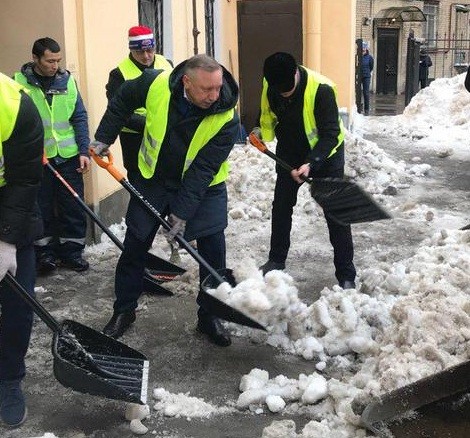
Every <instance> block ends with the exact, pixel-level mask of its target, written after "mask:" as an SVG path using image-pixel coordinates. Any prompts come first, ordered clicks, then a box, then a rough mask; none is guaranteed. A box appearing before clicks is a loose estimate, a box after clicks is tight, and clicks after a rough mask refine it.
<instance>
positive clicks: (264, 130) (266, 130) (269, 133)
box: [260, 67, 346, 158]
mask: <svg viewBox="0 0 470 438" xmlns="http://www.w3.org/2000/svg"><path fill="white" fill-rule="evenodd" d="M302 68H303V69H304V70H305V71H306V72H307V85H306V87H305V92H304V105H303V121H304V129H305V134H306V136H307V139H308V143H309V145H310V148H311V149H313V148H314V147H315V145H316V144H317V143H318V140H319V137H318V131H317V123H316V120H315V112H314V104H315V97H316V95H317V91H318V87H319V86H320V84H327V85H329V86H330V87H331V88H333V91H334V93H335V96H336V97H337V95H338V91H337V88H336V84H335V83H333V82H332V81H331V80H330V79H328V78H327V77H325V76H323V75H321V74H320V73H317V72H315V71H313V70H310V69H308V68H305V67H302ZM338 123H339V128H340V132H339V134H338V138H337V142H336V145H335V146H334V147H333V149H332V150H331V152H330V154H329V155H328V158H329V157H331V156H332V155H334V154H335V153H336V150H337V149H338V147H339V146H340V145H341V143H343V140H344V136H345V132H346V131H345V129H344V125H343V121H342V120H341V117H339V116H338ZM276 125H277V117H276V115H275V114H274V113H273V111H272V110H271V108H270V106H269V100H268V82H267V81H266V79H263V90H262V92H261V116H260V128H261V135H262V137H263V140H265V141H272V140H274V137H275V131H274V128H275V127H276Z"/></svg>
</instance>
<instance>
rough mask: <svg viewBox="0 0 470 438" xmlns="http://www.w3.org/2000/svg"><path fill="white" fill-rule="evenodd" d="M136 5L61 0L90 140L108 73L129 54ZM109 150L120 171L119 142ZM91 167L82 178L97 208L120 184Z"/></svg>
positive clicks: (128, 0)
mask: <svg viewBox="0 0 470 438" xmlns="http://www.w3.org/2000/svg"><path fill="white" fill-rule="evenodd" d="M136 3H137V2H136V1H135V0H98V1H97V0H76V1H75V2H71V1H69V0H64V5H68V7H64V12H65V14H64V18H65V22H66V26H65V27H66V34H67V35H68V36H69V37H70V38H71V39H74V38H77V45H76V47H75V49H76V51H75V52H74V55H76V58H74V59H76V61H77V64H76V65H73V67H76V70H77V73H78V76H79V77H80V79H81V80H80V86H81V87H80V90H81V92H82V94H83V98H84V100H85V103H86V106H87V110H88V120H89V126H90V137H91V138H92V139H93V134H94V132H95V131H96V128H97V127H98V124H99V122H100V120H101V117H102V116H103V114H104V112H105V110H106V105H107V99H106V91H105V86H106V83H107V82H108V75H109V72H110V70H112V69H113V68H115V67H116V65H117V64H118V63H119V62H120V61H121V60H122V59H123V58H125V57H126V56H127V55H128V53H129V50H128V46H127V31H128V29H129V27H131V26H135V25H136V24H138V17H137V6H136ZM109 17H112V19H109ZM67 67H72V66H71V65H69V64H68V65H67ZM111 151H112V153H113V156H114V158H115V164H116V167H117V168H118V169H121V170H124V167H123V166H122V160H121V152H120V145H119V139H118V140H117V141H116V143H115V144H114V145H113V146H112V148H111ZM93 164H94V165H93V166H92V171H91V172H90V173H89V174H88V175H87V177H86V188H87V190H86V198H87V202H88V203H91V204H93V205H98V202H99V200H101V199H103V198H105V197H106V196H108V195H109V194H111V193H112V192H114V191H116V190H117V189H118V188H120V185H119V184H118V183H116V181H115V180H114V179H113V178H112V177H111V175H109V174H108V172H107V171H106V170H104V169H101V168H99V167H98V166H97V165H95V163H93Z"/></svg>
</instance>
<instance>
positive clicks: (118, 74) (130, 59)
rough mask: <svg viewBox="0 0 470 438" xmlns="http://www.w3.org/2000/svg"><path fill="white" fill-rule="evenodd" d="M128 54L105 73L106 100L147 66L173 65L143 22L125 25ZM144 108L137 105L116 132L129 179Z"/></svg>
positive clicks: (134, 168)
mask: <svg viewBox="0 0 470 438" xmlns="http://www.w3.org/2000/svg"><path fill="white" fill-rule="evenodd" d="M128 39H129V56H127V57H126V58H125V59H123V60H122V61H121V62H120V63H119V65H118V66H117V67H116V68H115V69H113V70H111V72H110V73H109V79H108V83H107V84H106V96H107V98H108V101H110V100H111V99H112V98H113V96H114V95H115V94H116V90H117V89H118V88H119V87H120V86H121V85H122V84H123V82H124V81H127V80H130V79H135V78H137V77H139V76H140V75H141V74H142V72H143V71H144V70H145V69H147V68H153V69H157V70H171V69H172V68H173V65H172V64H171V63H170V62H169V61H168V60H167V59H165V57H164V56H162V55H159V54H156V53H155V36H154V34H153V32H152V30H151V29H150V28H148V27H146V26H134V27H131V28H130V29H129V32H128ZM145 114H146V110H145V108H143V107H142V108H137V109H136V110H135V111H134V113H133V114H132V115H131V116H130V117H129V119H128V120H127V121H126V125H125V126H124V127H123V128H122V129H121V132H120V133H119V140H120V143H121V148H122V158H123V162H124V167H125V168H126V170H127V179H128V180H129V181H130V182H131V183H132V182H133V181H134V174H135V173H136V172H138V171H139V170H138V165H137V156H138V153H139V148H140V144H141V143H142V135H143V133H144V127H145Z"/></svg>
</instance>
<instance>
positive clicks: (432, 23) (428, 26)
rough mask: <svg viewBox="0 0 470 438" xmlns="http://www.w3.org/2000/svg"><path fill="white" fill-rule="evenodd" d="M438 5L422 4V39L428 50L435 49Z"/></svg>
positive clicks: (432, 3)
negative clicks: (424, 21) (423, 21)
mask: <svg viewBox="0 0 470 438" xmlns="http://www.w3.org/2000/svg"><path fill="white" fill-rule="evenodd" d="M438 13H439V5H438V4H437V3H435V2H424V5H423V14H424V16H425V17H426V23H425V26H424V35H423V37H424V39H425V40H426V45H427V47H429V48H432V47H436V33H437V17H438Z"/></svg>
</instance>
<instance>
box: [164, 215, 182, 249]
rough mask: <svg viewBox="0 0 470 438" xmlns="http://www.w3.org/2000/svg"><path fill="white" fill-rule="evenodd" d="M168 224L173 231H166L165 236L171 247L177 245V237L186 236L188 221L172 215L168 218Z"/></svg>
mask: <svg viewBox="0 0 470 438" xmlns="http://www.w3.org/2000/svg"><path fill="white" fill-rule="evenodd" d="M168 224H169V225H170V226H171V229H170V230H168V231H164V232H163V234H164V236H165V238H166V240H167V241H168V243H169V244H170V245H174V244H175V236H176V235H177V234H180V235H181V236H182V235H183V234H184V230H185V229H186V221H185V220H184V219H180V218H179V217H178V216H175V215H174V214H173V213H170V215H169V216H168Z"/></svg>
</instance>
